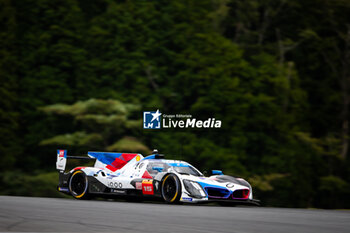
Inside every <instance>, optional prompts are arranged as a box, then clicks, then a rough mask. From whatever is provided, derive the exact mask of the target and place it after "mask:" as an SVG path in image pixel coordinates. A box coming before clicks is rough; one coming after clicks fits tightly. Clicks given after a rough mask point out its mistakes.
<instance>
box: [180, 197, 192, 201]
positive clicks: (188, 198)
mask: <svg viewBox="0 0 350 233" xmlns="http://www.w3.org/2000/svg"><path fill="white" fill-rule="evenodd" d="M181 200H182V201H192V200H193V199H192V198H190V197H183V198H181Z"/></svg>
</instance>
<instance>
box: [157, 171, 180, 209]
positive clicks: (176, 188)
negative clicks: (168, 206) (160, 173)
mask: <svg viewBox="0 0 350 233" xmlns="http://www.w3.org/2000/svg"><path fill="white" fill-rule="evenodd" d="M162 197H163V199H164V200H165V201H166V202H168V203H176V202H178V201H179V200H180V197H181V183H180V180H179V178H178V177H177V176H176V175H175V174H168V175H166V176H165V177H164V179H163V181H162Z"/></svg>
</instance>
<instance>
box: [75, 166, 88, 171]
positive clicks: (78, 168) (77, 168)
mask: <svg viewBox="0 0 350 233" xmlns="http://www.w3.org/2000/svg"><path fill="white" fill-rule="evenodd" d="M83 168H86V167H76V168H74V171H76V170H81V169H83Z"/></svg>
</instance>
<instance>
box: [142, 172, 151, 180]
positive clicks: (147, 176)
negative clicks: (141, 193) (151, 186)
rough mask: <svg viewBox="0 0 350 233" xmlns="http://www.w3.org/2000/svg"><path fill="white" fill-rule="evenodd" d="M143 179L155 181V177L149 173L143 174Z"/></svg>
mask: <svg viewBox="0 0 350 233" xmlns="http://www.w3.org/2000/svg"><path fill="white" fill-rule="evenodd" d="M142 178H144V179H153V177H152V176H151V175H150V174H149V173H148V171H145V173H143V175H142Z"/></svg>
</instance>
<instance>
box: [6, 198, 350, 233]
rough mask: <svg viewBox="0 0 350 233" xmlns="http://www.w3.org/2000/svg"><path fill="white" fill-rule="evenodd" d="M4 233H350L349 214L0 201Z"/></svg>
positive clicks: (70, 201) (56, 200)
mask: <svg viewBox="0 0 350 233" xmlns="http://www.w3.org/2000/svg"><path fill="white" fill-rule="evenodd" d="M0 231H2V232H123V233H124V232H125V233H128V232H170V233H172V232H186V233H188V232H232V233H233V232H243V233H248V232H259V233H260V232H269V233H271V232H293V233H296V232H297V233H299V232H306V233H307V232H332V233H341V232H350V211H347V210H305V209H284V208H262V207H220V206H207V205H199V206H197V205H168V204H162V203H159V204H157V203H156V204H155V203H130V202H116V201H91V200H90V201H83V200H73V199H59V198H31V197H10V196H0Z"/></svg>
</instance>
